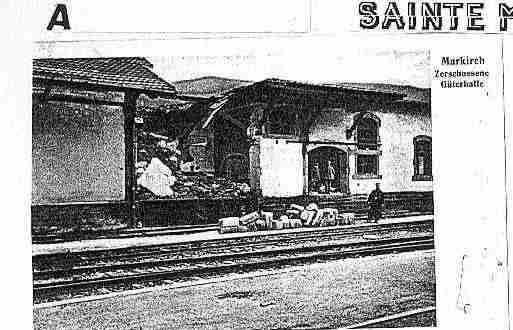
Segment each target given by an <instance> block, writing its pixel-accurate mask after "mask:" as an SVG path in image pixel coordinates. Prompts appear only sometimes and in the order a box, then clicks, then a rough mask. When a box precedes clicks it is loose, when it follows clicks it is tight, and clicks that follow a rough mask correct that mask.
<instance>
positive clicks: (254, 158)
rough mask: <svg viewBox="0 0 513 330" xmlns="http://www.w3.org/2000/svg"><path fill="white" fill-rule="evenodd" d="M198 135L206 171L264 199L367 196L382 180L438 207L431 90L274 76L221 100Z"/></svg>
mask: <svg viewBox="0 0 513 330" xmlns="http://www.w3.org/2000/svg"><path fill="white" fill-rule="evenodd" d="M191 139H193V140H196V141H197V140H200V139H204V141H205V143H204V144H203V147H202V148H203V150H204V151H203V152H200V151H198V150H195V151H194V155H195V157H196V158H197V163H198V164H207V165H208V164H211V165H210V166H211V168H205V170H212V171H214V172H217V173H220V174H222V175H227V176H233V177H235V178H239V179H240V178H246V179H247V180H248V181H249V182H250V183H251V187H252V189H253V190H254V191H256V192H258V193H259V194H261V196H263V197H264V198H289V197H298V196H303V197H305V196H309V197H311V198H310V200H311V199H312V198H313V197H315V198H316V199H317V200H319V199H323V198H324V199H331V200H333V199H337V198H346V197H348V196H366V195H368V194H369V193H370V192H371V191H372V190H373V189H374V187H375V183H377V182H379V183H380V184H381V189H382V190H383V191H385V192H386V193H388V194H395V196H396V197H397V196H403V197H404V198H406V199H407V198H408V196H417V197H418V196H421V199H423V200H424V201H426V200H427V201H428V203H429V204H431V205H432V189H433V184H432V182H433V176H432V148H431V111H430V90H429V89H422V88H416V87H411V86H397V85H384V84H356V83H355V84H352V83H345V84H330V85H325V84H310V83H300V82H294V81H287V80H279V79H267V80H264V81H260V82H256V83H253V84H251V85H247V86H242V87H239V88H235V89H232V90H231V91H229V92H227V93H225V94H224V95H223V96H222V97H220V98H218V99H216V100H215V101H213V102H212V103H211V104H210V105H209V109H208V111H206V115H205V117H204V118H203V120H202V122H201V123H199V124H198V125H197V128H196V130H195V131H194V132H193V133H192V134H191ZM207 142H208V143H207ZM195 148H198V147H195ZM328 167H330V169H328ZM329 171H331V172H332V173H333V174H334V175H333V178H332V179H331V180H329V178H328V172H329ZM328 181H330V182H328ZM315 198H314V199H315Z"/></svg>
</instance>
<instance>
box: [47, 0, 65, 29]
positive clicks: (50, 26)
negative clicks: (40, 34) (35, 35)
mask: <svg viewBox="0 0 513 330" xmlns="http://www.w3.org/2000/svg"><path fill="white" fill-rule="evenodd" d="M59 14H61V20H58V18H59ZM55 25H60V26H62V27H63V28H64V30H69V29H70V26H69V19H68V11H67V9H66V5H64V4H62V3H59V4H57V7H56V8H55V11H54V12H53V15H52V18H51V19H50V23H48V26H47V27H46V29H47V30H48V31H51V30H52V29H53V27H54V26H55Z"/></svg>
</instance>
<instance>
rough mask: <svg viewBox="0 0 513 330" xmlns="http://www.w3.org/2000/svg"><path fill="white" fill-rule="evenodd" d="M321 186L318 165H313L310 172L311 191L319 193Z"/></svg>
mask: <svg viewBox="0 0 513 330" xmlns="http://www.w3.org/2000/svg"><path fill="white" fill-rule="evenodd" d="M320 185H321V170H320V169H319V164H317V163H315V164H314V167H313V171H312V188H313V189H312V190H313V191H317V192H318V191H319V188H320Z"/></svg>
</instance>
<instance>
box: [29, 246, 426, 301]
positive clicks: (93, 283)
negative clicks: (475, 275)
mask: <svg viewBox="0 0 513 330" xmlns="http://www.w3.org/2000/svg"><path fill="white" fill-rule="evenodd" d="M366 243H367V245H370V246H367V247H355V248H349V249H343V250H336V248H337V247H332V248H331V249H328V250H326V249H322V248H321V251H320V252H316V251H315V250H309V251H308V252H311V253H309V254H305V251H297V250H296V251H290V250H288V251H285V252H281V255H282V256H280V253H279V252H278V251H275V252H274V254H275V255H277V257H276V256H275V257H270V258H268V259H259V260H256V261H252V260H251V259H250V261H245V262H244V261H242V262H241V261H237V262H233V263H229V264H226V262H227V260H223V261H221V262H225V264H220V265H219V264H218V265H206V266H205V265H195V266H196V267H189V268H186V269H178V270H176V269H175V270H169V271H152V272H141V273H136V274H128V275H122V276H114V277H107V278H101V279H85V280H68V281H62V282H57V283H55V282H53V283H43V284H38V285H34V286H33V289H34V296H35V297H40V296H47V295H50V294H51V293H52V292H53V293H62V291H63V290H74V289H88V288H94V287H98V286H106V285H115V284H122V285H129V284H132V283H136V282H141V281H143V282H144V281H155V280H169V279H176V278H184V277H191V276H198V275H204V274H219V273H225V272H230V271H250V270H253V269H258V268H265V267H270V266H283V265H286V264H294V263H298V262H307V261H317V260H328V259H341V258H347V257H354V256H365V255H373V254H383V253H393V252H405V251H414V250H426V249H433V248H434V238H433V237H430V238H429V237H424V238H418V239H416V240H403V242H397V241H396V242H393V243H391V242H385V243H384V242H383V241H369V242H366ZM343 247H344V246H343V245H341V246H339V247H338V248H343ZM294 252H296V253H299V255H292V256H290V254H291V253H294ZM283 254H285V256H283ZM287 254H288V255H287ZM236 257H237V258H240V256H236ZM248 257H250V256H246V258H248ZM252 257H253V258H256V257H261V256H252ZM232 259H233V258H232ZM211 261H212V262H217V263H219V262H220V261H219V260H217V259H216V258H213V259H212V260H211ZM193 266H194V265H193Z"/></svg>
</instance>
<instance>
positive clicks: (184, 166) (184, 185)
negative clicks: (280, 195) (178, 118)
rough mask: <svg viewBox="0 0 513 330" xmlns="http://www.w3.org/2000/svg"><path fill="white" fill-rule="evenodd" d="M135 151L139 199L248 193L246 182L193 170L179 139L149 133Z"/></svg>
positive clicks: (205, 196)
mask: <svg viewBox="0 0 513 330" xmlns="http://www.w3.org/2000/svg"><path fill="white" fill-rule="evenodd" d="M145 137H146V139H144V140H143V142H141V143H140V147H139V148H138V159H139V161H138V162H137V163H136V175H137V190H136V198H137V199H138V200H151V199H168V198H173V199H194V198H211V199H222V198H234V197H244V196H246V195H248V194H249V193H250V191H251V189H250V187H249V185H248V184H247V183H239V182H233V181H230V180H228V179H226V178H223V177H215V176H214V175H213V174H211V173H203V172H198V171H195V164H194V162H193V161H192V162H186V161H185V158H186V157H183V153H182V151H181V150H180V148H179V142H178V140H172V139H169V138H167V137H165V136H163V135H158V134H155V133H148V134H146V135H145Z"/></svg>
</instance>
